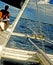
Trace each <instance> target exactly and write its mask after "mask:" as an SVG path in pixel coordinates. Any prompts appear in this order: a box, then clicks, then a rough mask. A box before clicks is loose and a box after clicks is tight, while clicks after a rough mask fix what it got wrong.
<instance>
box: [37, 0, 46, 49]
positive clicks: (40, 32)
mask: <svg viewBox="0 0 53 65" xmlns="http://www.w3.org/2000/svg"><path fill="white" fill-rule="evenodd" d="M36 7H37V14H38V22H39V26H40V34H41V35H43V33H42V26H41V22H40V14H39V11H38V3H37V0H36ZM42 49H43V50H45V48H44V42H43V40H42Z"/></svg>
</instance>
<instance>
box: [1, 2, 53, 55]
mask: <svg viewBox="0 0 53 65" xmlns="http://www.w3.org/2000/svg"><path fill="white" fill-rule="evenodd" d="M0 5H1V6H0V9H2V8H3V6H4V5H5V4H4V3H2V2H0ZM19 10H20V9H17V8H14V7H12V6H10V8H9V12H10V14H11V15H10V21H9V25H10V24H12V21H13V20H14V19H15V17H16V15H17V13H18V12H19ZM40 11H41V9H40ZM41 12H42V11H41ZM40 14H41V17H43V18H42V19H41V21H45V19H44V17H45V16H44V14H45V13H43V12H42V13H40ZM49 14H50V12H49ZM49 17H50V16H49V15H48V13H47V16H46V18H47V21H48V22H47V21H45V23H39V22H38V20H37V19H38V18H37V12H36V11H35V9H33V8H31V6H29V7H28V8H26V10H25V11H24V14H23V15H22V17H21V18H20V20H19V23H18V24H17V26H16V28H15V30H14V32H20V33H24V34H29V35H31V34H33V32H32V31H31V30H30V28H31V29H32V30H33V31H34V32H36V33H37V34H39V35H44V36H45V37H47V38H49V39H50V40H52V41H53V25H52V24H53V22H52V20H53V17H52V16H51V17H50V18H49ZM46 22H47V23H46ZM50 22H51V23H52V24H48V23H50ZM40 26H41V27H40ZM40 29H41V31H40ZM41 32H42V33H41ZM31 40H32V41H33V42H34V43H35V44H36V45H37V46H38V47H39V48H41V49H43V50H44V51H45V52H46V53H49V54H53V43H50V42H47V41H43V43H42V41H39V40H33V39H31ZM7 47H10V48H20V49H25V50H31V51H36V48H35V47H34V46H33V45H32V44H31V43H30V42H29V41H28V38H23V37H16V36H11V37H10V39H9V41H8V43H7ZM42 47H44V48H42Z"/></svg>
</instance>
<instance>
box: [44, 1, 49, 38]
mask: <svg viewBox="0 0 53 65" xmlns="http://www.w3.org/2000/svg"><path fill="white" fill-rule="evenodd" d="M44 5H45V21H46V18H47V17H46V4H45V1H44ZM47 25H48V24H47ZM46 32H47V35H48V38H49V34H48V26H47V31H46Z"/></svg>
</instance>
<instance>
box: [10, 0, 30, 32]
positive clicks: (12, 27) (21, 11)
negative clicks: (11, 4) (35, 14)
mask: <svg viewBox="0 0 53 65" xmlns="http://www.w3.org/2000/svg"><path fill="white" fill-rule="evenodd" d="M28 2H29V0H25V2H24V4H23V6H22V8H21V10H20V12H19V14H18V15H17V17H16V19H15V20H14V21H13V23H12V25H11V26H10V29H11V32H13V30H14V29H15V27H16V25H17V23H18V21H19V19H20V18H21V15H22V13H23V12H24V10H25V8H26V6H27V4H28Z"/></svg>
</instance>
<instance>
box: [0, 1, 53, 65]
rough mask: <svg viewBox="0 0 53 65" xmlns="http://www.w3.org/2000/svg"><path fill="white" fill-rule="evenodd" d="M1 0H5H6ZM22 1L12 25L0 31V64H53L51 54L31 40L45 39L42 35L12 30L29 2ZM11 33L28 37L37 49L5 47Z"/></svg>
mask: <svg viewBox="0 0 53 65" xmlns="http://www.w3.org/2000/svg"><path fill="white" fill-rule="evenodd" d="M1 1H4V2H5V1H6V0H1ZM20 1H21V0H20ZM23 1H24V4H23V6H22V7H21V9H20V12H19V14H18V15H17V17H16V19H15V20H14V21H13V23H12V25H10V26H9V27H8V29H7V30H6V31H0V65H9V64H13V65H53V55H50V54H46V53H45V52H44V51H43V50H41V49H40V48H39V47H38V46H37V45H36V44H34V43H33V41H32V40H31V38H32V39H36V40H46V39H45V38H44V37H43V36H39V35H37V34H34V35H31V36H30V35H28V34H27V35H25V34H22V33H16V32H13V31H14V28H15V26H16V25H17V23H18V22H19V19H20V17H21V15H22V13H23V12H24V10H25V8H26V6H27V4H28V2H29V0H23ZM11 35H15V36H20V37H28V40H29V42H31V43H32V45H34V47H35V48H36V49H37V51H36V52H35V51H27V50H22V49H13V48H8V47H6V45H7V42H8V41H9V39H10V37H11Z"/></svg>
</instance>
